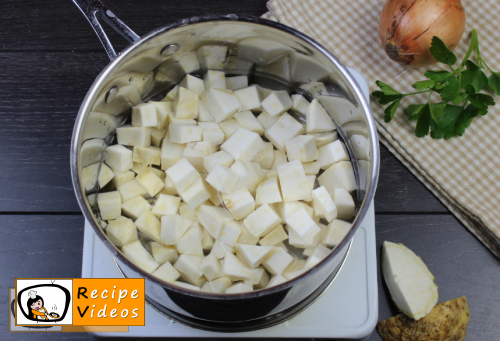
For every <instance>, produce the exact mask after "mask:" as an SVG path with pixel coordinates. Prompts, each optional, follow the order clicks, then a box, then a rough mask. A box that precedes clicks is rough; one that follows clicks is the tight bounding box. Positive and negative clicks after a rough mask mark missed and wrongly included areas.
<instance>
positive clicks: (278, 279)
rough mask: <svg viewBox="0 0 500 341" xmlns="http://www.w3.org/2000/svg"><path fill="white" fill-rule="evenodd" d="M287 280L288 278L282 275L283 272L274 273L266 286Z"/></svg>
mask: <svg viewBox="0 0 500 341" xmlns="http://www.w3.org/2000/svg"><path fill="white" fill-rule="evenodd" d="M285 282H286V278H285V277H283V276H281V274H277V275H274V276H273V277H272V278H271V280H270V281H269V283H268V284H267V287H266V288H270V287H274V286H276V285H280V284H283V283H285Z"/></svg>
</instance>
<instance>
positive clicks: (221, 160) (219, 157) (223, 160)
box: [203, 151, 234, 173]
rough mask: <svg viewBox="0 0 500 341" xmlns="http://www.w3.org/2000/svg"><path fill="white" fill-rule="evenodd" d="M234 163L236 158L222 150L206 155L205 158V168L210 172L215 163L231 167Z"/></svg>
mask: <svg viewBox="0 0 500 341" xmlns="http://www.w3.org/2000/svg"><path fill="white" fill-rule="evenodd" d="M233 163H234V158H233V157H232V156H231V155H230V154H229V153H227V152H225V151H220V152H217V153H214V154H211V155H209V156H207V157H205V158H204V160H203V168H204V169H205V170H206V171H207V172H208V173H210V172H211V171H212V169H213V168H214V166H215V165H221V166H224V167H231V166H232V164H233Z"/></svg>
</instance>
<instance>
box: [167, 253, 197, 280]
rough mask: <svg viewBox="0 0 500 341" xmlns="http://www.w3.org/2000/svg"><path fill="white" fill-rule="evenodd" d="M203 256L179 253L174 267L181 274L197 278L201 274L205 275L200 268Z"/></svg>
mask: <svg viewBox="0 0 500 341" xmlns="http://www.w3.org/2000/svg"><path fill="white" fill-rule="evenodd" d="M203 258H204V257H203V256H193V255H187V254H182V255H179V258H177V261H176V262H175V264H174V267H175V268H176V269H177V271H179V272H180V273H181V274H184V275H187V276H188V277H191V278H192V279H194V280H197V279H199V278H200V277H201V276H203V272H202V271H201V269H200V266H201V262H202V261H203Z"/></svg>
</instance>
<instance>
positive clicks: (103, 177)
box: [81, 163, 115, 191]
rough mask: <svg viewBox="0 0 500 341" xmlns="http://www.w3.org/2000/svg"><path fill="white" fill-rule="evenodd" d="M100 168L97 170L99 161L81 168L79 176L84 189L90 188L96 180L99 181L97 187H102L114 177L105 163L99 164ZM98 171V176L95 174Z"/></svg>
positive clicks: (88, 189)
mask: <svg viewBox="0 0 500 341" xmlns="http://www.w3.org/2000/svg"><path fill="white" fill-rule="evenodd" d="M100 168H101V169H100V171H99V163H94V164H92V165H90V166H87V167H85V168H84V169H82V176H81V178H82V183H83V187H85V190H86V191H90V190H92V189H93V188H94V187H95V185H96V182H99V188H103V187H104V186H106V185H107V184H108V182H110V181H111V179H113V178H114V176H115V173H114V172H113V171H112V170H111V169H110V168H109V167H108V166H106V164H104V163H103V164H101V165H100ZM98 171H99V177H98V176H97V172H98Z"/></svg>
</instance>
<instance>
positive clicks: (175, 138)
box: [168, 124, 203, 144]
mask: <svg viewBox="0 0 500 341" xmlns="http://www.w3.org/2000/svg"><path fill="white" fill-rule="evenodd" d="M168 129H169V133H170V141H172V142H174V143H180V144H182V143H187V142H196V141H201V140H202V137H203V128H202V127H199V126H194V125H190V124H171V125H170V126H169V128H168Z"/></svg>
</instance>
